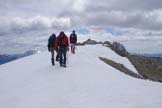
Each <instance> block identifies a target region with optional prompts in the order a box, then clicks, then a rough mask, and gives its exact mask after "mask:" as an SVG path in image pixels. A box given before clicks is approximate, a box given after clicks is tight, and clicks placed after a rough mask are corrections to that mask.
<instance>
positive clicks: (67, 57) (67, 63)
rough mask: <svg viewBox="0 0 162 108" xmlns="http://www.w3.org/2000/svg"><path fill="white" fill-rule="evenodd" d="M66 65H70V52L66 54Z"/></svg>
mask: <svg viewBox="0 0 162 108" xmlns="http://www.w3.org/2000/svg"><path fill="white" fill-rule="evenodd" d="M66 65H67V66H68V65H69V51H67V53H66Z"/></svg>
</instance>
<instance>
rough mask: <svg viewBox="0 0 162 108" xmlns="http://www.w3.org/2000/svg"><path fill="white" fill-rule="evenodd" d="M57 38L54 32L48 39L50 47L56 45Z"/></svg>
mask: <svg viewBox="0 0 162 108" xmlns="http://www.w3.org/2000/svg"><path fill="white" fill-rule="evenodd" d="M55 40H56V35H55V34H52V35H51V36H50V37H49V39H48V45H49V46H50V47H54V46H55Z"/></svg>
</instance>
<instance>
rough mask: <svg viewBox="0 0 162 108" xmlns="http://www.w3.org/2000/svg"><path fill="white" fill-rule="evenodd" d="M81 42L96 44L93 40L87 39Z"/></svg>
mask: <svg viewBox="0 0 162 108" xmlns="http://www.w3.org/2000/svg"><path fill="white" fill-rule="evenodd" d="M83 44H90V45H95V44H97V42H96V41H95V40H91V39H88V40H86V41H85V42H83Z"/></svg>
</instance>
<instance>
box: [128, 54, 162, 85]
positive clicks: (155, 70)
mask: <svg viewBox="0 0 162 108" xmlns="http://www.w3.org/2000/svg"><path fill="white" fill-rule="evenodd" d="M128 59H129V60H130V61H131V63H132V64H133V65H134V66H135V68H136V69H137V71H138V72H139V73H140V74H141V75H142V76H143V77H145V78H147V79H150V80H153V81H159V82H162V59H161V58H160V57H145V56H140V55H129V56H128Z"/></svg>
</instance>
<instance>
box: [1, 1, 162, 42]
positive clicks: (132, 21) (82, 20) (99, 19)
mask: <svg viewBox="0 0 162 108" xmlns="http://www.w3.org/2000/svg"><path fill="white" fill-rule="evenodd" d="M49 29H53V30H54V31H59V30H65V31H71V30H73V29H76V30H78V31H82V32H84V31H88V32H85V33H89V34H88V35H95V36H96V35H101V36H103V35H104V36H106V35H107V36H110V38H111V37H112V36H113V35H114V36H116V35H118V36H120V37H118V39H122V40H125V39H128V40H129V39H137V40H138V39H146V40H147V39H149V40H150V39H152V40H156V39H157V40H161V41H160V42H161V43H162V0H0V36H6V35H7V36H8V35H10V34H11V33H16V34H20V33H27V32H31V31H42V30H49ZM104 36H103V37H104ZM98 37H99V36H98ZM111 39H112V38H111Z"/></svg>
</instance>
